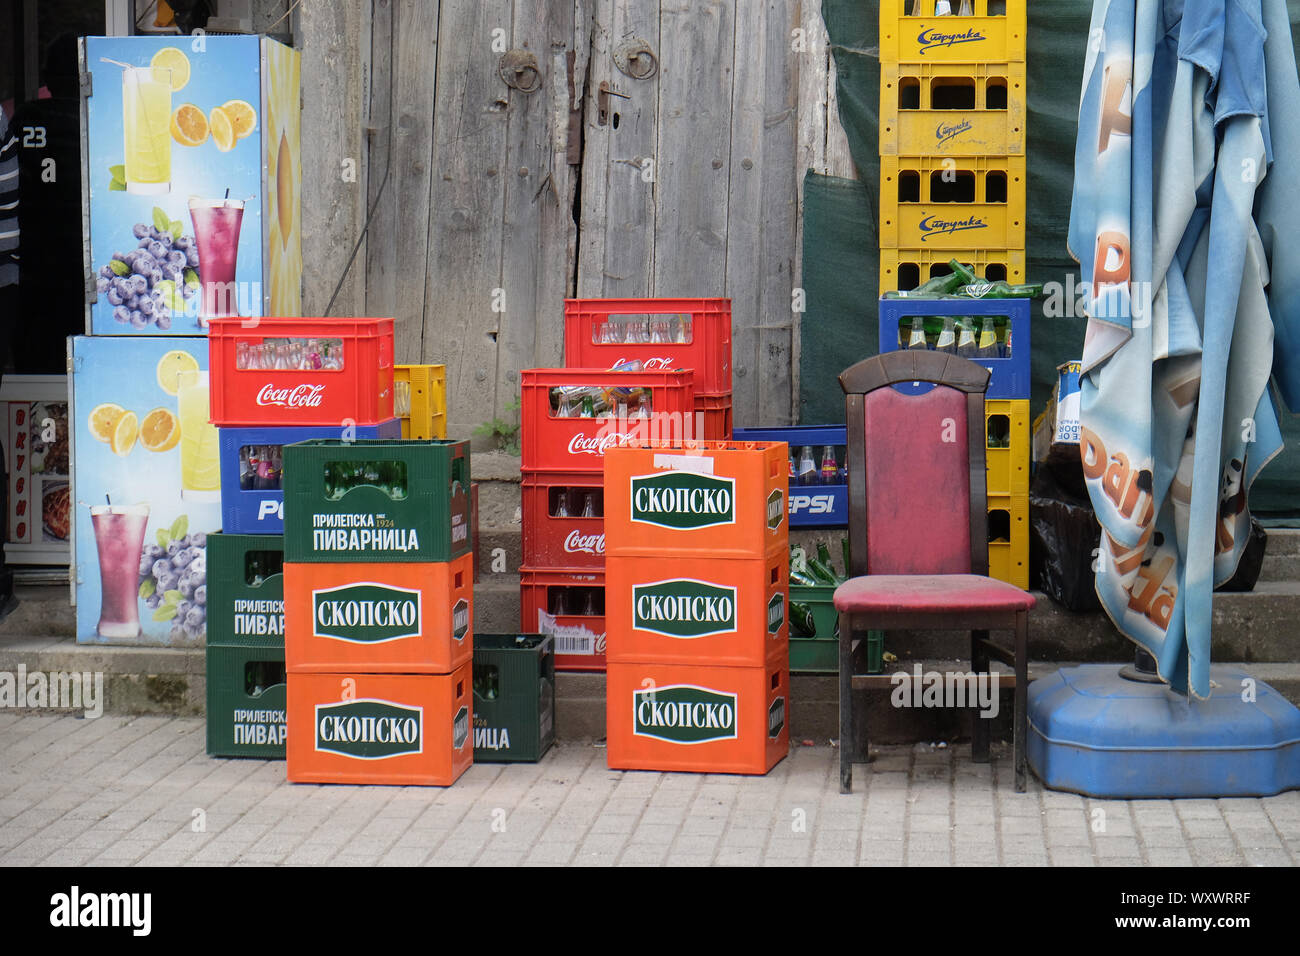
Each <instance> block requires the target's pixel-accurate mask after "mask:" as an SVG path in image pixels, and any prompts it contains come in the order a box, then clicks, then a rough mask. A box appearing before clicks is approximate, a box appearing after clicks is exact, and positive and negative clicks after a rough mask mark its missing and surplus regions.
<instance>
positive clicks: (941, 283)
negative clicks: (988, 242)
mask: <svg viewBox="0 0 1300 956" xmlns="http://www.w3.org/2000/svg"><path fill="white" fill-rule="evenodd" d="M949 265H951V263H949ZM963 282H964V280H963V279H962V276H961V275H960V274H959V273H957V272H949V273H948V274H947V275H942V276H933V277H932V278H931V279H929V280H928V281H926V282H922V283H921V284H920V285H919V286H917V287H916V288H915V289H913V290H912V291H910V292H886V293H885V298H886V299H934V298H938V297H939V296H941V295H948V294H951V293H953V292H956V291H957V289H959V288H960V287H961V286H962V284H963Z"/></svg>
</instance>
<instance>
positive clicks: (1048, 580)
mask: <svg viewBox="0 0 1300 956" xmlns="http://www.w3.org/2000/svg"><path fill="white" fill-rule="evenodd" d="M1100 544H1101V525H1100V524H1098V522H1097V516H1096V514H1095V513H1094V512H1093V510H1092V503H1091V502H1090V501H1089V500H1088V496H1087V492H1086V491H1085V490H1084V487H1083V466H1082V465H1081V464H1080V462H1079V460H1078V459H1077V458H1076V459H1074V460H1073V461H1072V462H1070V463H1063V464H1057V465H1049V464H1040V465H1039V467H1038V469H1037V470H1036V471H1035V473H1034V478H1033V480H1032V481H1031V482H1030V484H1029V574H1030V584H1031V586H1032V587H1035V588H1038V589H1039V590H1041V591H1042V592H1043V593H1045V594H1046V595H1047V596H1048V597H1050V598H1051V599H1052V600H1053V601H1055V602H1056V603H1057V604H1060V605H1061V606H1062V607H1064V608H1066V609H1068V610H1071V611H1096V610H1099V609H1100V608H1101V602H1100V601H1099V600H1098V599H1097V591H1096V587H1095V584H1094V582H1095V578H1096V575H1095V574H1094V572H1093V570H1092V568H1093V562H1094V560H1095V557H1096V555H1095V552H1096V549H1097V548H1098V547H1099V546H1100ZM1243 560H1244V559H1243Z"/></svg>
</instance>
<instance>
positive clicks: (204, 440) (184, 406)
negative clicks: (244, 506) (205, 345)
mask: <svg viewBox="0 0 1300 956" xmlns="http://www.w3.org/2000/svg"><path fill="white" fill-rule="evenodd" d="M176 381H177V385H178V386H179V388H178V390H177V393H176V401H177V404H178V405H179V406H180V420H181V497H182V498H183V499H185V500H186V501H220V500H221V461H220V454H219V450H218V440H217V428H216V426H215V425H212V424H211V423H209V421H208V419H209V418H210V417H211V416H210V414H209V411H208V373H207V372H199V371H194V370H190V369H186V370H184V371H181V372H179V373H178V374H177V377H176Z"/></svg>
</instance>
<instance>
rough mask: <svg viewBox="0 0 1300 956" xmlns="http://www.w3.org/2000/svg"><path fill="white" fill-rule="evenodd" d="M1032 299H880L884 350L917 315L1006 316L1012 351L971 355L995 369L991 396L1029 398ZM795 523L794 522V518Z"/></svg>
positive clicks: (894, 348) (895, 342)
mask: <svg viewBox="0 0 1300 956" xmlns="http://www.w3.org/2000/svg"><path fill="white" fill-rule="evenodd" d="M1031 304H1032V300H1031V299H884V298H882V299H881V300H880V351H882V352H896V351H898V350H899V349H900V348H901V347H902V346H901V343H900V342H899V338H898V327H899V326H900V325H902V324H903V323H904V321H905V320H908V319H910V318H911V317H912V316H914V315H920V316H926V317H929V316H937V317H938V318H940V319H942V318H943V317H944V316H947V315H951V316H958V315H965V316H970V317H971V318H974V319H977V320H980V319H983V318H984V317H985V316H991V317H993V318H1004V319H1006V321H1007V322H1009V323H1010V338H1011V354H1010V355H1008V356H1007V357H1006V358H996V359H993V358H980V359H976V358H973V359H971V361H972V362H975V363H977V364H979V365H983V366H984V367H985V368H986V369H988V370H989V372H990V373H992V374H991V375H990V377H989V387H988V391H987V392H986V393H985V395H984V397H985V398H989V399H1012V400H1014V399H1026V398H1029V387H1030V382H1029V316H1030V308H1031ZM896 387H897V388H898V389H899V391H904V392H913V391H915V392H920V391H926V390H928V387H922V388H916V389H913V388H912V387H910V386H904V385H899V386H896ZM791 524H793V522H791Z"/></svg>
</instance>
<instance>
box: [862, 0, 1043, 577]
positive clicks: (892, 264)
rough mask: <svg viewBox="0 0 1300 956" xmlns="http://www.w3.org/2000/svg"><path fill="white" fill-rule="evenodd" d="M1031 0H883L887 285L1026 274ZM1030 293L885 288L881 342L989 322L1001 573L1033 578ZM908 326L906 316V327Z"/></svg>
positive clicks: (995, 558)
mask: <svg viewBox="0 0 1300 956" xmlns="http://www.w3.org/2000/svg"><path fill="white" fill-rule="evenodd" d="M1025 4H1026V0H882V2H881V4H880V245H881V249H880V290H881V292H887V291H892V290H903V291H905V290H909V289H913V288H916V287H917V286H918V285H921V284H922V283H924V282H926V281H927V280H929V279H931V278H934V277H935V276H940V275H946V274H948V272H949V271H950V270H949V267H948V265H947V263H948V261H949V260H950V259H954V258H955V259H957V260H959V261H961V262H963V263H965V264H966V265H967V266H968V267H969V268H971V269H972V270H973V271H974V272H975V273H976V275H977V276H980V277H982V278H984V279H987V280H989V281H995V280H998V279H1003V280H1005V281H1007V282H1011V283H1017V282H1023V281H1024V280H1025V208H1026V202H1025V198H1026V186H1027V180H1026V175H1025V124H1026V116H1027V111H1026V108H1025V103H1026V86H1025V54H1026V36H1027V34H1026V19H1025ZM1029 312H1030V310H1029V300H1027V299H971V300H968V301H965V302H958V301H955V300H953V301H944V300H940V301H933V300H931V301H930V302H928V303H926V302H925V301H924V300H906V299H894V300H886V299H882V300H881V303H880V348H881V351H887V350H891V349H896V348H901V347H904V346H905V345H906V344H907V338H908V336H909V335H910V332H911V318H912V317H917V316H919V317H921V318H922V322H923V324H924V326H925V328H926V335H927V339H928V340H929V341H931V342H933V341H934V340H935V339H936V338H937V333H938V331H939V330H940V328H941V327H942V324H943V319H944V317H957V316H962V317H965V318H966V319H968V320H974V321H978V322H980V324H981V325H983V324H984V320H985V319H989V320H991V324H992V327H993V329H994V330H995V333H996V337H997V352H998V355H997V357H992V356H984V357H978V358H976V359H975V360H976V361H978V362H980V363H981V364H983V365H985V366H986V367H987V368H989V370H990V371H991V372H992V376H991V378H990V380H989V389H988V393H987V396H986V397H987V402H986V404H985V415H984V417H985V429H984V434H985V438H986V449H985V454H986V457H987V462H988V508H989V518H988V521H989V573H990V574H991V575H993V576H994V577H997V578H1000V579H1001V580H1004V581H1008V582H1010V583H1012V584H1015V585H1017V586H1019V587H1023V588H1027V587H1028V586H1029V502H1028V492H1029V445H1030V433H1029V347H1030V340H1029V332H1030V327H1029ZM900 326H901V328H900Z"/></svg>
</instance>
